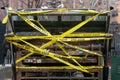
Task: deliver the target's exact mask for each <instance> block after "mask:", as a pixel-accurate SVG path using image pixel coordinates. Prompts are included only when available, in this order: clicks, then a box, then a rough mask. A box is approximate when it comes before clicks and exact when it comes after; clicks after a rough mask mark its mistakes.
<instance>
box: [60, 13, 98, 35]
mask: <svg viewBox="0 0 120 80" xmlns="http://www.w3.org/2000/svg"><path fill="white" fill-rule="evenodd" d="M99 15H100V13H98V14H96V15H95V16H92V17H91V18H88V19H86V20H85V21H83V22H81V23H79V24H78V25H76V26H74V27H73V28H71V29H69V30H68V31H66V32H64V33H63V34H61V37H65V36H68V35H69V34H71V33H73V32H74V31H76V30H78V29H79V28H81V27H82V26H83V25H85V24H86V23H88V22H90V21H92V20H93V19H94V18H96V17H97V16H99Z"/></svg>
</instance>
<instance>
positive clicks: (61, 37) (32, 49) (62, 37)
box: [6, 8, 110, 74]
mask: <svg viewBox="0 0 120 80" xmlns="http://www.w3.org/2000/svg"><path fill="white" fill-rule="evenodd" d="M65 11H67V12H68V11H69V10H67V9H65V8H63V9H57V10H47V11H41V12H40V11H38V12H34V11H33V12H18V13H17V15H18V16H20V17H21V18H22V19H23V20H24V21H25V22H26V23H27V24H29V25H30V26H31V27H33V28H34V29H36V30H38V31H39V32H41V33H43V34H45V35H47V36H37V37H35V36H33V37H32V38H30V37H25V36H22V39H33V38H44V39H49V40H51V41H49V42H47V43H46V44H44V45H42V46H41V47H40V48H38V47H36V46H34V45H32V44H30V43H28V42H26V41H24V40H22V39H20V37H16V36H15V37H16V38H15V37H7V38H6V39H7V40H8V41H9V40H17V39H18V40H20V41H22V42H24V43H25V44H27V45H29V47H30V48H29V47H26V46H23V45H20V44H18V43H16V42H13V41H10V42H11V43H12V44H14V45H16V46H18V47H20V48H22V49H25V50H28V51H30V52H31V53H30V54H28V55H26V56H24V57H22V58H20V59H18V60H17V61H16V62H20V61H21V60H23V59H25V58H27V57H29V55H32V54H33V53H34V52H37V53H39V54H41V55H44V56H49V57H51V58H52V59H55V60H57V61H59V62H62V63H64V64H66V65H68V66H69V67H71V68H73V69H77V70H80V71H82V72H86V73H89V74H91V73H90V72H89V71H87V70H86V69H85V67H83V66H81V65H80V64H79V63H78V62H77V61H76V60H75V59H74V58H73V57H72V56H70V55H69V54H68V52H67V51H66V50H65V49H64V48H63V47H62V45H61V44H59V43H58V41H60V42H62V41H80V39H82V40H83V41H89V40H102V39H103V40H104V39H110V38H106V37H105V36H106V35H105V34H102V36H103V35H104V37H99V36H101V35H99V34H96V35H97V36H98V37H96V38H91V37H92V36H91V37H90V38H65V37H68V36H70V35H71V34H72V33H73V32H75V31H76V30H78V29H79V28H81V27H82V26H83V25H85V24H86V23H88V22H90V21H91V20H93V19H94V18H96V17H97V16H99V15H100V14H104V13H106V12H100V13H98V12H96V11H93V10H89V11H86V10H83V11H80V10H76V12H81V13H96V15H95V16H93V17H91V18H88V19H86V20H85V21H83V22H81V23H79V24H78V25H76V26H74V27H73V28H71V29H69V30H68V31H66V32H64V33H63V34H61V35H56V36H54V35H51V34H50V33H49V32H48V31H47V30H46V29H45V28H44V27H43V26H42V25H41V24H40V23H38V24H39V25H40V27H41V28H39V27H38V26H37V25H35V24H34V23H33V22H32V21H30V20H29V19H27V18H26V17H24V16H23V15H27V14H29V15H30V14H44V13H48V12H60V13H61V12H65ZM73 11H74V10H73ZM13 13H15V12H13ZM15 14H16V13H15ZM88 35H89V34H88ZM74 36H78V34H73V35H71V37H74ZM83 36H86V34H85V35H83ZM54 43H57V44H58V46H59V47H60V48H61V49H62V50H63V52H64V53H66V54H67V55H68V57H69V58H71V59H72V60H73V61H74V62H75V63H76V64H78V65H79V68H78V67H77V66H75V65H73V64H71V63H69V62H67V61H64V60H63V59H61V58H60V57H65V56H61V55H58V54H57V55H55V54H54V53H51V52H47V51H45V50H44V48H47V47H48V46H50V45H53V44H54ZM63 44H66V43H65V42H64V43H63ZM66 45H68V46H69V47H72V48H75V49H79V50H82V51H84V52H88V53H90V54H94V55H98V56H102V55H100V54H97V53H95V52H92V51H89V50H86V49H82V48H79V47H77V46H72V45H69V44H66ZM103 64H104V63H103ZM92 67H94V68H96V66H92ZM92 67H89V68H92ZM99 68H101V66H99Z"/></svg>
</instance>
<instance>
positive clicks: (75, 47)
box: [61, 41, 102, 56]
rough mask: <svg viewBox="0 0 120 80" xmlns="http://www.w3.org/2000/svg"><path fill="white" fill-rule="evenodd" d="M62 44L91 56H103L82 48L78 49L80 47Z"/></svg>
mask: <svg viewBox="0 0 120 80" xmlns="http://www.w3.org/2000/svg"><path fill="white" fill-rule="evenodd" d="M61 43H63V44H65V45H67V46H69V47H72V48H74V49H77V50H81V51H84V52H87V53H89V54H93V55H97V56H102V54H98V53H96V52H94V51H90V50H86V49H83V48H80V47H78V46H73V45H70V44H68V43H65V42H62V41H61Z"/></svg>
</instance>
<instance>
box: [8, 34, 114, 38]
mask: <svg viewBox="0 0 120 80" xmlns="http://www.w3.org/2000/svg"><path fill="white" fill-rule="evenodd" d="M111 36H112V34H108V33H78V34H70V35H68V36H67V37H111ZM52 37H60V35H52V36H13V37H9V36H6V40H19V39H24V40H28V39H51V38H52ZM84 39H85V38H84ZM89 39H90V38H89ZM91 39H92V38H91ZM96 39H97V38H96ZM81 40H82V39H81Z"/></svg>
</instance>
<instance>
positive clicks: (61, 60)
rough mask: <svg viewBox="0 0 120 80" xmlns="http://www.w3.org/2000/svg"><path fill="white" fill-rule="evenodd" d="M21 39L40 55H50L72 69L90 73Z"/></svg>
mask: <svg viewBox="0 0 120 80" xmlns="http://www.w3.org/2000/svg"><path fill="white" fill-rule="evenodd" d="M21 41H22V42H24V43H26V44H27V45H29V46H30V47H32V48H34V49H35V50H37V51H38V52H39V54H41V55H45V56H49V57H51V58H52V59H55V60H57V61H59V62H62V63H64V64H66V65H68V66H70V67H72V68H73V69H77V70H80V71H83V72H86V73H89V74H90V72H88V71H87V70H83V69H81V68H77V67H76V66H75V65H73V64H71V63H69V62H67V61H65V60H63V59H61V58H58V57H56V56H54V54H53V53H51V52H47V51H45V50H42V49H40V48H38V47H36V46H34V45H32V44H30V43H28V42H26V41H24V40H21Z"/></svg>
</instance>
